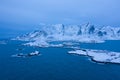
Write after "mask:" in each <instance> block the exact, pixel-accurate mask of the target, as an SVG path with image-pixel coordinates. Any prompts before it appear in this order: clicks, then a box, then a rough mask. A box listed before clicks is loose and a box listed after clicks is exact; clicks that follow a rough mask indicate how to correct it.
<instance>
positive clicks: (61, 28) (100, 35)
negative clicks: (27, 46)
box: [16, 23, 120, 42]
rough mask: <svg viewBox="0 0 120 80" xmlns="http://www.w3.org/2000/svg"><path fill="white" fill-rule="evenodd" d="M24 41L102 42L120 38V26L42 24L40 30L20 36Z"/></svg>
mask: <svg viewBox="0 0 120 80" xmlns="http://www.w3.org/2000/svg"><path fill="white" fill-rule="evenodd" d="M16 40H22V41H36V40H40V41H41V40H45V41H79V42H100V41H104V40H120V27H110V26H104V27H98V26H94V25H91V24H89V23H87V24H85V25H64V24H56V25H46V24H42V25H40V28H39V29H38V30H35V31H33V32H30V33H28V34H24V35H22V36H18V37H17V38H16Z"/></svg>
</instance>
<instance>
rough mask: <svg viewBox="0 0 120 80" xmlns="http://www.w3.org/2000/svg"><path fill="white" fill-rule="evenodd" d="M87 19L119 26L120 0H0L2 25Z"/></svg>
mask: <svg viewBox="0 0 120 80" xmlns="http://www.w3.org/2000/svg"><path fill="white" fill-rule="evenodd" d="M87 22H90V23H91V24H95V25H111V26H120V0H0V27H4V28H11V29H12V28H16V29H17V28H18V29H23V28H26V29H28V28H32V27H33V26H36V25H39V23H47V24H57V23H64V24H83V23H87Z"/></svg>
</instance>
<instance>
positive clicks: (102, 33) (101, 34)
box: [98, 31, 107, 37]
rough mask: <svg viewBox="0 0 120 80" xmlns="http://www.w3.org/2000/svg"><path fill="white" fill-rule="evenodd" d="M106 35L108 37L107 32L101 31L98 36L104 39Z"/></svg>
mask: <svg viewBox="0 0 120 80" xmlns="http://www.w3.org/2000/svg"><path fill="white" fill-rule="evenodd" d="M104 35H107V32H105V31H104V32H102V31H99V32H98V36H101V37H102V36H104Z"/></svg>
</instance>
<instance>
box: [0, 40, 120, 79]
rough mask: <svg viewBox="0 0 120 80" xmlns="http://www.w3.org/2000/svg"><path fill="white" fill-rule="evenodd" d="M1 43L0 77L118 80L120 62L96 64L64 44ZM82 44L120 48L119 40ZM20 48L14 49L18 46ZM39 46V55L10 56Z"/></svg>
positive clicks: (86, 46) (84, 45)
mask: <svg viewBox="0 0 120 80" xmlns="http://www.w3.org/2000/svg"><path fill="white" fill-rule="evenodd" d="M5 42H7V44H0V80H120V65H116V64H97V63H94V62H91V61H89V60H88V57H85V56H79V55H71V54H67V52H68V51H69V50H71V49H67V48H38V47H29V46H23V45H21V44H22V43H24V42H19V41H9V40H5ZM80 45H81V46H80V47H81V48H88V49H102V50H110V51H116V52H120V49H119V47H120V41H106V42H105V43H99V44H88V43H80ZM19 48H21V49H23V50H17V49H19ZM35 50H39V51H40V53H41V55H40V56H34V57H29V58H17V57H11V55H13V54H17V53H24V54H26V53H30V52H34V51H35Z"/></svg>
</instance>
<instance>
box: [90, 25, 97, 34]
mask: <svg viewBox="0 0 120 80" xmlns="http://www.w3.org/2000/svg"><path fill="white" fill-rule="evenodd" d="M94 31H95V27H94V25H91V26H90V28H89V31H88V33H89V34H93V33H94Z"/></svg>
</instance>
